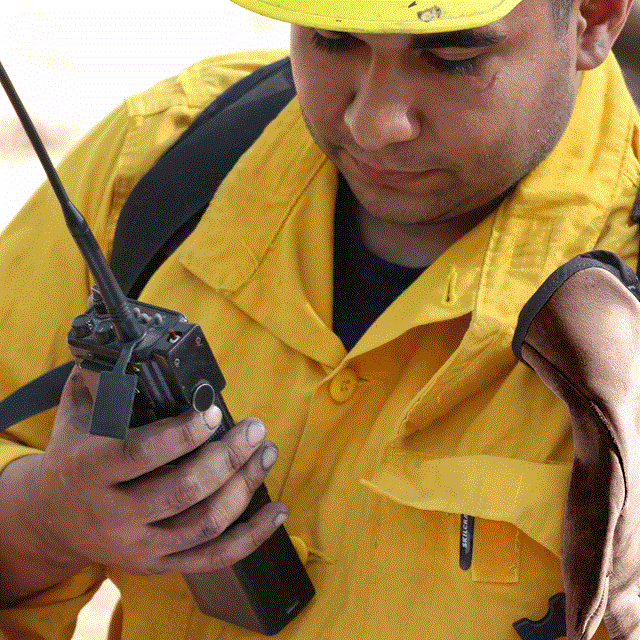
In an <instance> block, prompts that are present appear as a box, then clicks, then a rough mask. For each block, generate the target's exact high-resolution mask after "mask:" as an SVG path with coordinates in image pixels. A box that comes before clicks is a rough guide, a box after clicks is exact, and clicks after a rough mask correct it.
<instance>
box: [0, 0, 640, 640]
mask: <svg viewBox="0 0 640 640" xmlns="http://www.w3.org/2000/svg"><path fill="white" fill-rule="evenodd" d="M7 4H8V3H5V4H4V5H3V7H2V8H0V29H1V32H0V33H1V35H0V60H1V61H2V63H3V65H4V66H5V68H6V70H7V72H8V73H9V75H10V77H11V78H12V81H13V83H14V84H15V86H16V89H17V91H18V93H19V94H20V96H21V98H22V100H23V102H24V103H25V106H26V107H27V110H28V111H29V113H30V115H31V117H32V119H33V120H34V122H35V123H36V126H37V127H38V129H39V131H40V134H41V136H42V137H43V139H44V141H45V144H46V146H47V149H48V150H49V153H50V154H51V156H52V158H53V160H54V163H57V162H58V161H59V160H60V158H61V157H62V156H63V155H64V154H65V153H66V152H67V151H68V150H69V149H70V147H72V146H73V145H74V144H75V143H76V142H77V141H78V140H79V138H80V137H81V136H82V135H83V134H84V133H85V132H86V131H87V130H88V129H89V128H90V127H92V126H93V125H94V124H95V123H97V122H98V121H99V120H100V119H101V118H102V117H103V116H104V115H106V113H108V112H109V111H110V110H111V109H113V108H114V107H115V106H117V105H118V104H119V103H120V102H121V101H122V100H123V99H124V98H126V97H127V96H128V95H130V94H132V93H135V92H138V91H141V90H143V89H146V88H147V87H148V86H150V85H152V84H153V83H155V82H157V81H158V80H161V79H163V78H165V77H167V76H170V75H173V74H175V73H177V72H178V71H180V69H182V68H183V67H185V66H187V65H188V64H191V63H192V62H195V61H197V60H200V59H202V58H206V57H208V56H211V55H215V54H218V53H224V52H228V51H234V50H240V49H260V48H281V47H287V46H288V40H289V28H288V25H287V24H284V23H281V22H276V21H274V20H270V19H268V18H262V17H260V16H257V15H255V14H252V13H250V12H248V11H245V10H244V9H241V8H239V7H237V6H235V5H234V4H232V3H231V2H229V1H228V0H208V1H207V2H206V3H204V2H202V3H200V2H199V1H198V0H191V2H189V4H188V7H189V10H188V12H182V11H180V10H179V9H177V8H176V3H175V2H174V3H169V2H165V1H163V0H153V1H152V0H137V1H136V2H135V3H133V2H131V1H130V0H129V1H128V2H126V1H125V0H109V3H108V8H105V7H104V6H103V5H101V4H98V5H96V6H95V7H91V6H90V4H89V3H87V2H86V0H82V1H80V0H59V1H58V2H56V3H53V2H51V1H48V2H45V1H43V0H34V1H32V2H14V3H11V8H8V7H7V6H6V5H7ZM635 4H636V7H635V13H634V14H633V16H632V19H631V20H630V23H629V27H628V28H627V30H626V31H625V33H624V34H623V37H622V38H621V39H620V43H619V53H620V55H621V60H622V61H623V63H624V64H625V67H626V68H625V74H626V77H627V79H628V81H629V84H630V87H631V88H632V91H633V92H634V94H635V96H636V100H638V103H639V104H640V61H639V59H638V56H639V55H640V54H639V52H640V46H639V41H638V37H639V33H640V11H638V0H636V3H635ZM0 93H1V94H2V95H0V228H2V227H3V226H4V225H5V224H6V223H7V222H8V221H9V220H10V219H11V217H13V215H14V214H15V213H16V212H17V211H18V209H19V208H20V207H21V206H22V204H23V203H24V202H25V201H26V199H27V198H28V197H29V196H30V195H31V193H32V192H33V191H34V189H35V188H36V187H37V186H38V185H39V184H40V183H41V182H42V181H43V179H44V172H43V170H42V168H41V167H40V164H39V163H38V161H37V159H36V158H35V155H34V153H33V151H32V150H31V147H30V145H29V142H28V140H27V137H26V136H25V135H24V133H23V131H22V128H21V126H20V124H19V123H18V120H17V118H16V117H15V115H14V113H13V109H12V108H11V106H10V104H9V101H8V100H7V98H6V97H5V95H4V92H0ZM117 597H118V594H117V591H116V589H115V587H114V586H113V585H112V584H111V583H110V582H107V583H105V584H104V585H103V586H102V587H101V589H100V590H99V591H98V593H97V594H96V596H95V597H94V598H93V600H92V601H91V602H90V603H89V604H88V605H87V606H86V607H85V609H84V610H83V612H82V613H81V616H80V619H79V622H78V626H77V629H76V632H75V635H74V640H103V639H104V638H106V628H107V624H108V618H109V616H110V613H111V610H112V609H113V607H114V606H115V603H116V600H117Z"/></svg>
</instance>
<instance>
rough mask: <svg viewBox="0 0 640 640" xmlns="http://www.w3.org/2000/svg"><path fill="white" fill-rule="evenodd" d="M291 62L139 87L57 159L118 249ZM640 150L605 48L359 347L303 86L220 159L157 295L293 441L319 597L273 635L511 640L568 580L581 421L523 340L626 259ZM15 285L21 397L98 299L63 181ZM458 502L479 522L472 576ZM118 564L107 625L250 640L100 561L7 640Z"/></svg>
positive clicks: (289, 455)
mask: <svg viewBox="0 0 640 640" xmlns="http://www.w3.org/2000/svg"><path fill="white" fill-rule="evenodd" d="M278 55H280V54H279V53H276V54H274V53H273V52H272V53H253V54H244V55H237V56H226V57H222V58H215V59H212V60H208V61H205V62H202V63H200V64H197V65H195V66H193V67H191V68H189V69H187V70H186V71H184V72H183V73H182V74H180V75H179V76H178V77H177V78H175V79H173V80H170V81H167V82H164V83H161V84H159V85H158V86H156V87H155V88H153V89H151V90H149V91H148V92H145V93H143V94H140V95H138V96H136V97H133V98H131V99H130V100H128V101H127V102H126V104H125V105H123V107H122V108H120V109H118V110H117V111H116V112H115V113H114V114H113V115H112V116H110V117H109V118H107V119H106V120H105V121H104V122H103V123H102V124H100V125H99V126H98V127H97V128H96V129H95V130H94V131H93V132H91V133H90V134H89V136H88V137H87V139H86V140H85V141H84V142H83V143H82V144H81V145H80V146H79V148H78V149H77V150H75V151H74V152H73V153H72V154H71V155H70V157H69V158H68V159H67V160H66V161H65V162H64V163H63V165H62V167H61V171H62V175H63V180H64V181H65V182H66V184H67V185H68V187H69V192H70V196H71V199H72V200H73V201H74V202H75V204H76V205H77V206H78V208H79V209H80V210H81V211H83V212H84V213H85V215H86V217H87V218H88V220H89V223H90V225H91V226H92V228H93V230H94V232H95V234H96V236H97V237H98V239H99V241H100V243H101V244H102V246H103V247H104V249H105V251H106V252H107V253H109V250H110V238H111V236H112V234H113V230H114V225H115V222H116V219H117V215H118V211H119V209H120V207H121V205H122V202H123V200H124V199H125V198H126V196H127V194H128V192H129V191H130V190H131V188H132V187H133V185H134V184H135V182H136V181H137V180H138V179H139V177H140V176H141V175H142V174H143V173H144V172H145V171H146V170H147V169H148V168H149V167H150V166H151V165H152V164H153V162H154V160H155V159H156V158H157V157H158V156H159V155H160V154H161V153H162V152H163V151H164V150H166V149H167V147H168V146H169V145H170V144H171V143H172V142H173V141H175V139H176V137H177V136H178V135H179V134H180V133H181V131H183V130H184V128H185V127H186V125H187V124H188V122H190V121H191V120H192V119H193V117H194V116H195V115H196V114H197V112H198V111H199V110H200V109H201V108H202V107H204V106H205V105H206V104H207V103H208V102H210V101H211V100H212V99H213V97H215V95H216V94H217V93H219V91H220V90H221V89H223V88H224V87H225V86H227V85H228V84H229V83H230V82H232V81H233V80H235V79H237V78H239V77H240V76H242V75H243V74H244V73H246V72H247V71H248V70H250V69H251V68H254V67H256V66H259V65H260V64H264V63H265V62H268V61H270V60H272V59H275V58H277V57H278ZM639 158H640V120H639V118H638V114H637V112H636V111H635V108H634V105H633V103H632V101H631V99H630V97H629V96H628V94H627V92H626V90H625V89H624V86H623V80H622V77H621V75H620V73H619V69H618V67H617V65H616V63H615V61H614V60H613V59H609V60H608V61H607V62H606V63H605V65H604V66H603V67H601V68H599V69H597V70H595V71H593V72H590V73H587V74H585V75H584V77H583V80H582V84H581V88H580V92H579V96H578V101H577V104H576V110H575V113H574V115H573V117H572V119H571V122H570V124H569V127H568V129H567V131H566V133H565V135H564V136H563V138H562V139H561V141H560V143H559V144H558V146H557V148H556V149H555V150H554V151H553V152H552V154H551V155H550V157H549V158H548V159H547V160H545V161H544V162H543V163H542V164H541V165H540V166H539V167H538V168H536V169H535V170H534V171H533V172H532V173H531V174H530V175H529V176H527V177H526V178H525V179H523V180H522V181H521V183H520V184H519V185H518V186H517V188H516V189H515V191H514V193H513V194H512V196H510V197H509V199H508V200H506V201H505V202H504V203H503V204H502V205H501V206H500V208H499V209H498V210H497V211H496V212H494V213H493V214H492V215H490V216H489V217H488V218H486V219H485V220H484V221H483V222H482V223H480V224H479V225H478V226H477V227H476V228H474V229H473V230H472V231H471V232H470V233H469V234H468V235H466V236H465V237H463V238H462V239H461V240H459V241H458V242H457V243H456V244H454V245H453V246H452V247H451V248H450V249H449V250H447V251H446V252H445V253H444V254H443V255H442V256H441V257H440V258H439V259H438V260H437V261H436V262H435V263H434V264H433V265H431V266H430V267H429V268H428V269H427V270H426V271H425V272H424V274H423V275H422V276H421V277H420V278H418V280H417V281H416V282H415V283H414V284H413V285H412V286H410V287H409V288H408V289H407V290H406V291H405V292H404V293H403V294H402V295H401V296H400V297H399V298H398V299H397V300H396V301H395V302H394V303H393V304H392V305H391V306H390V307H389V308H388V309H387V310H386V311H385V312H384V313H383V314H382V316H381V317H380V318H379V319H378V320H377V321H376V322H375V323H374V325H373V326H372V327H371V328H370V329H369V330H368V331H367V333H366V334H365V335H364V336H363V337H362V339H361V340H360V341H359V342H358V343H357V344H356V346H355V347H354V348H353V349H352V350H351V352H349V353H346V352H345V350H344V348H343V346H342V344H341V342H340V340H339V339H338V338H337V337H336V336H335V335H334V334H333V332H332V331H331V310H332V247H333V242H332V234H333V229H332V213H333V206H334V198H335V189H336V181H337V175H336V170H335V168H334V167H333V166H332V164H331V163H330V162H329V161H328V160H327V159H326V158H325V157H324V156H323V154H322V153H321V152H320V151H319V150H318V149H317V147H316V146H315V145H314V143H313V142H312V140H311V138H310V137H309V135H308V133H307V131H306V129H305V126H304V123H303V120H302V118H301V115H300V111H299V106H298V103H297V100H295V99H294V100H293V101H292V102H291V103H290V104H289V105H288V106H287V107H286V108H285V110H284V111H283V112H282V113H281V114H280V115H279V116H278V117H277V118H276V119H275V120H274V121H273V122H272V123H271V124H270V125H269V126H268V128H267V129H266V131H265V132H264V134H263V135H262V136H261V137H260V138H259V139H258V141H257V142H256V143H255V144H254V145H253V147H252V148H251V149H250V150H249V151H248V152H247V153H246V154H245V155H244V156H243V158H242V159H241V160H240V161H239V163H238V164H237V165H236V167H235V168H234V169H233V171H232V172H231V173H229V175H228V176H227V178H226V179H225V181H224V182H223V183H222V185H221V186H220V188H219V190H218V192H217V194H216V197H215V198H214V200H213V201H212V203H211V205H210V206H209V208H208V210H207V211H206V213H205V215H204V217H203V218H202V221H201V222H200V224H199V226H198V228H197V230H196V231H195V232H194V233H193V234H192V236H191V237H190V238H189V239H187V241H186V242H185V243H184V244H183V245H182V246H181V247H180V248H179V249H178V250H177V251H176V252H175V253H174V254H173V255H172V256H171V258H170V259H169V260H168V261H167V262H166V263H165V264H164V265H163V266H162V267H161V268H160V269H159V270H158V271H157V272H156V273H155V274H154V276H153V277H152V278H151V280H150V281H149V283H148V285H147V287H146V288H145V290H144V291H143V294H142V296H141V298H142V299H144V300H147V301H150V302H153V303H155V304H159V305H162V306H165V307H169V308H173V309H178V310H180V311H182V312H184V313H185V314H186V315H187V316H188V318H189V320H191V321H192V322H198V323H199V324H201V325H202V327H203V329H204V331H205V334H206V335H207V337H208V339H209V342H210V344H211V347H212V349H213V351H214V353H215V354H216V357H217V358H218V361H219V363H220V366H221V369H222V371H223V372H224V374H225V377H226V379H227V387H226V389H225V397H226V400H227V404H228V405H229V407H230V409H231V412H232V414H233V415H234V416H235V417H236V418H238V419H239V418H241V417H243V416H246V415H258V416H260V417H261V418H263V419H264V421H265V423H266V424H267V426H268V429H269V437H270V438H271V439H273V440H274V441H275V442H276V443H277V444H278V447H279V449H280V459H279V462H278V463H277V465H276V466H275V467H274V469H273V470H272V472H271V473H270V474H269V477H268V479H267V486H268V488H269V491H270V494H271V495H272V497H274V498H276V497H277V498H278V499H281V500H283V501H285V502H286V503H287V504H288V505H289V506H290V508H291V517H290V519H289V521H288V522H287V524H286V527H287V529H288V531H289V534H290V535H291V536H293V537H294V538H295V541H296V544H297V547H298V549H299V551H300V553H301V556H302V557H303V559H304V561H305V563H306V567H307V570H308V572H309V574H310V576H311V579H312V581H313V583H314V585H315V588H316V591H317V595H316V596H315V598H314V599H313V600H312V602H311V603H310V604H309V605H308V607H307V608H306V609H305V610H304V611H303V612H302V613H301V614H300V615H299V616H298V617H297V618H296V619H295V620H294V621H293V622H292V623H291V624H290V625H289V626H288V627H286V628H285V629H284V630H283V631H282V632H281V634H280V636H279V637H282V638H288V639H292V640H310V639H311V638H324V639H336V640H338V639H339V640H344V639H346V638H354V639H355V638H363V639H367V640H369V639H384V640H392V639H397V640H407V639H411V640H414V639H415V640H417V639H418V638H452V639H453V638H456V639H457V638H472V639H484V638H486V639H491V640H508V639H511V640H517V638H518V636H517V635H516V633H515V631H514V630H513V628H512V626H511V625H512V623H513V622H514V621H516V620H518V619H520V618H523V617H528V618H531V619H538V618H541V617H542V616H543V615H544V614H545V612H546V610H547V606H548V599H549V597H550V596H552V595H553V594H555V593H557V592H559V591H562V580H561V576H560V569H559V554H560V547H561V518H562V511H563V504H564V496H565V491H566V484H567V479H568V473H569V465H570V461H571V457H572V450H571V436H570V427H569V424H568V418H567V412H566V410H565V408H564V406H563V405H562V404H561V403H560V402H559V401H558V400H557V399H556V398H555V397H554V396H553V395H552V394H551V393H550V392H549V391H548V390H547V389H546V388H545V387H544V386H543V385H542V383H541V382H540V381H539V380H538V379H537V377H536V376H535V374H534V373H533V372H532V371H531V370H530V369H528V368H526V367H525V366H523V365H522V364H520V363H517V362H516V360H515V358H514V356H513V354H512V352H511V345H510V343H511V338H512V335H513V330H514V326H515V324H516V320H517V315H518V312H519V310H520V308H521V307H522V305H523V304H524V302H525V301H526V300H527V299H528V298H529V296H530V295H531V294H532V293H533V291H534V290H535V289H536V288H537V287H538V286H539V284H541V282H542V281H543V280H544V278H545V277H546V276H547V275H548V274H549V273H550V272H551V271H553V270H554V269H555V268H556V267H557V266H558V265H560V264H562V263H564V262H566V261H567V260H568V259H570V258H571V257H573V256H574V255H575V254H577V253H581V252H583V251H587V250H590V249H593V248H602V249H609V250H612V251H615V252H617V253H618V254H619V255H621V256H622V257H623V259H625V260H626V261H627V262H628V263H629V264H630V265H632V266H633V267H634V268H635V260H636V253H637V237H636V235H637V230H636V227H635V226H634V225H633V224H632V223H631V222H630V220H629V211H630V209H631V206H632V203H633V200H634V198H635V195H636V193H637V191H638V189H639V188H640V160H639ZM248 184H250V185H252V187H253V188H251V189H247V185H248ZM0 283H1V286H0V313H1V314H2V322H1V325H0V326H2V329H3V331H2V333H1V334H0V358H1V359H0V384H1V387H0V388H1V389H2V390H3V391H4V392H5V393H8V392H9V391H10V390H11V389H12V388H14V387H16V386H18V385H20V384H22V383H24V382H26V381H28V380H30V379H32V378H34V377H35V376H37V375H39V374H40V373H42V372H43V371H46V370H48V369H49V368H51V367H52V366H54V365H56V364H59V363H61V362H63V361H66V360H68V359H69V354H68V351H67V347H66V343H65V335H66V331H67V328H68V326H69V323H70V321H71V319H72V318H73V317H74V316H75V315H77V314H78V313H80V312H82V311H83V310H84V306H85V302H86V297H87V294H88V287H89V279H88V276H87V273H86V269H85V268H84V267H83V265H82V263H81V259H80V258H79V255H78V252H77V250H76V248H75V246H74V245H73V242H72V241H71V240H70V238H69V237H68V233H67V231H66V228H65V227H64V223H63V222H62V217H61V215H60V214H59V209H58V206H57V204H56V203H55V201H54V200H53V196H52V194H51V192H50V190H49V189H48V188H44V189H43V190H41V191H40V192H39V193H38V194H36V195H35V196H34V199H32V200H31V201H30V202H29V203H28V204H27V205H26V207H25V208H24V210H23V211H22V212H21V213H20V214H19V216H18V217H17V218H16V220H15V221H14V222H13V223H12V224H11V225H10V226H9V227H8V228H7V230H6V232H5V233H4V236H3V237H2V240H1V241H0ZM25 292H28V293H25ZM34 337H35V339H34ZM51 418H52V412H51V411H50V412H47V413H46V414H44V415H41V416H36V417H34V418H32V419H30V420H28V421H26V422H24V423H21V424H20V425H17V426H16V427H14V428H13V429H12V430H11V435H10V436H9V437H10V438H11V439H10V440H8V441H6V442H5V443H4V446H2V447H0V465H4V464H6V463H7V462H8V461H10V460H11V459H13V458H15V457H17V456H20V455H24V454H25V453H28V452H29V451H30V449H26V448H24V446H23V445H28V446H30V447H33V448H36V449H40V448H43V447H45V445H46V442H47V438H48V435H49V432H50V428H51V427H50V425H51ZM0 468H1V466H0ZM460 514H471V515H473V516H475V518H476V522H475V540H474V549H473V562H472V566H471V568H470V569H469V570H467V571H463V570H462V569H461V568H460V566H459V545H460V529H461V526H460ZM105 576H109V577H110V578H111V579H112V580H113V581H114V582H115V583H116V585H117V586H118V587H119V589H120V590H121V593H122V603H121V606H120V607H119V608H118V609H117V611H116V623H115V624H114V625H113V628H112V636H111V637H112V638H119V637H122V638H124V639H127V640H133V639H136V640H160V639H164V638H166V639H167V640H169V639H171V640H178V639H190V640H196V639H197V640H204V639H211V640H213V639H214V638H216V639H218V638H220V639H231V638H249V637H254V635H253V634H252V633H250V632H247V631H244V630H241V629H238V628H235V627H231V626H229V625H225V624H223V623H219V622H217V621H215V620H212V619H210V618H206V617H205V616H203V615H202V614H200V613H199V611H198V610H197V608H196V605H195V604H194V602H193V600H192V598H191V596H190V594H189V591H188V589H187V588H186V586H185V584H184V582H183V580H182V578H181V577H180V576H175V575H170V576H158V577H144V578H143V577H133V576H129V575H126V574H123V573H121V572H119V571H117V570H113V569H111V568H108V567H107V568H104V567H92V568H90V569H87V570H85V571H83V572H82V573H81V574H79V575H78V576H75V577H74V578H72V579H70V580H68V581H66V582H65V583H63V584H61V585H59V586H58V587H56V588H53V589H51V590H49V591H47V592H46V593H43V594H41V595H40V596H38V597H36V598H34V599H33V600H31V601H28V602H25V603H22V604H21V605H20V606H16V607H14V608H8V609H5V610H2V611H0V627H1V628H2V629H3V631H4V633H5V634H6V637H8V638H15V637H19V638H41V637H42V638H47V639H50V638H51V639H56V640H57V639H62V638H68V637H69V636H70V633H71V629H72V625H73V619H74V618H75V615H76V612H77V610H78V609H79V608H80V606H81V605H82V604H83V603H84V602H85V601H86V600H87V599H88V598H89V597H90V595H91V593H92V592H93V590H94V589H95V588H96V587H97V585H98V584H99V582H100V581H101V580H102V579H103V578H104V577H105ZM27 630H29V631H27ZM120 630H121V631H120ZM120 633H121V635H120ZM29 634H31V635H29ZM602 637H604V635H603V636H602Z"/></svg>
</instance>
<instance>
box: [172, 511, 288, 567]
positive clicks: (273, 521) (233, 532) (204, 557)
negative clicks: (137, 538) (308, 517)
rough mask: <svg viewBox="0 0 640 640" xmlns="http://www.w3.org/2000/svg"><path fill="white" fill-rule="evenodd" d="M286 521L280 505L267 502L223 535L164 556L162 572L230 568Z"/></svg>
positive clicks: (286, 515) (285, 515) (285, 513)
mask: <svg viewBox="0 0 640 640" xmlns="http://www.w3.org/2000/svg"><path fill="white" fill-rule="evenodd" d="M288 517H289V510H288V508H287V506H286V505H284V504H282V503H281V502H269V503H267V504H266V505H264V506H263V507H262V508H261V509H260V510H259V511H258V512H257V513H255V514H254V515H253V516H252V517H251V518H250V519H249V520H247V521H246V522H237V523H236V524H234V525H233V526H232V527H231V528H229V529H228V530H227V531H225V532H224V533H223V534H221V535H219V536H217V537H216V538H214V539H212V540H210V541H208V542H205V543H204V544H201V545H199V546H198V547H194V548H191V549H188V550H185V551H180V552H177V553H173V554H170V555H167V556H165V557H164V558H163V559H162V560H161V564H162V566H163V568H162V571H163V572H166V573H169V572H179V573H187V574H188V573H204V572H208V571H215V570H217V569H222V568H225V567H230V566H231V565H233V564H235V563H236V562H238V561H239V560H242V559H243V558H245V557H246V556H248V555H249V554H250V553H252V552H253V551H255V550H256V549H257V548H258V547H259V546H260V545H261V544H262V543H263V542H265V540H267V539H268V538H269V537H270V536H271V535H273V533H274V532H275V530H276V529H277V528H278V527H279V526H280V525H281V524H282V523H283V522H285V520H286V519H287V518H288Z"/></svg>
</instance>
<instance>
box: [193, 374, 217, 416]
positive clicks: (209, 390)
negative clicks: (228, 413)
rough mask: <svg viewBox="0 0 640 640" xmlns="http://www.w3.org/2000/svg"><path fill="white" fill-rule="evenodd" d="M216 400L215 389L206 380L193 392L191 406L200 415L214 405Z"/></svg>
mask: <svg viewBox="0 0 640 640" xmlns="http://www.w3.org/2000/svg"><path fill="white" fill-rule="evenodd" d="M214 398H215V391H214V390H213V387H212V386H211V385H210V384H209V383H208V382H207V381H206V380H200V382H198V383H197V384H196V386H195V389H194V390H193V395H192V396H191V406H192V407H193V408H194V409H195V410H196V411H197V412H198V413H203V412H204V411H206V410H207V409H208V408H209V407H210V406H211V405H212V404H213V400H214Z"/></svg>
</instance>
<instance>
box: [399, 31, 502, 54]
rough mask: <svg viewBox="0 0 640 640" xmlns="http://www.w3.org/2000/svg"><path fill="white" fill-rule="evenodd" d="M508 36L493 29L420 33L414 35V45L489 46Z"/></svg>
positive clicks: (433, 46)
mask: <svg viewBox="0 0 640 640" xmlns="http://www.w3.org/2000/svg"><path fill="white" fill-rule="evenodd" d="M506 39H507V36H506V35H505V34H503V33H499V32H498V31H494V30H493V29H486V28H485V29H463V30H461V31H450V32H446V33H424V34H422V33H420V34H415V35H413V36H412V39H411V42H412V46H413V47H414V48H416V49H444V48H445V47H453V48H461V49H468V48H478V47H487V46H489V45H492V44H497V43H498V42H503V41H504V40H506Z"/></svg>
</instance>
